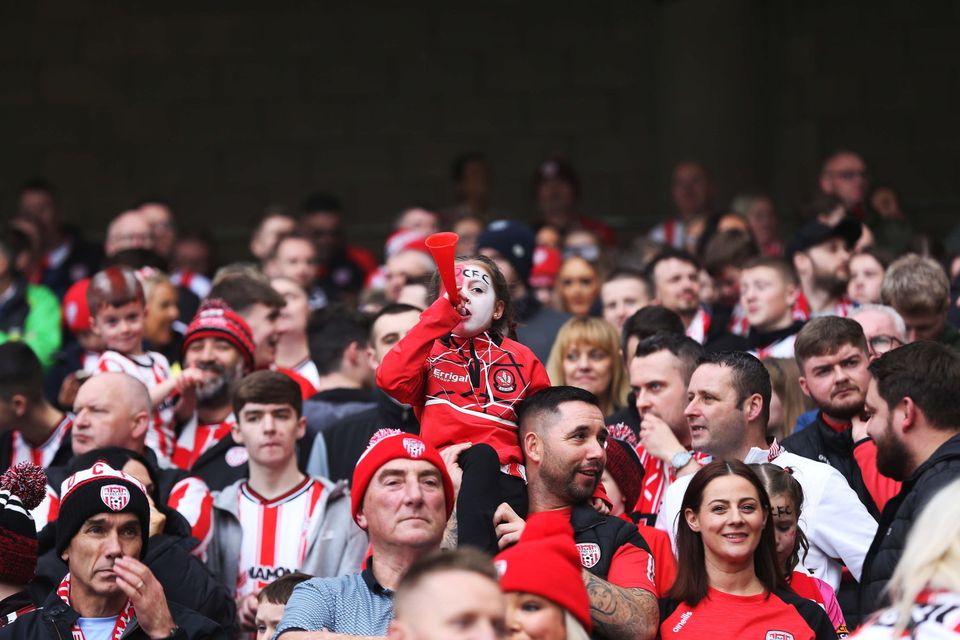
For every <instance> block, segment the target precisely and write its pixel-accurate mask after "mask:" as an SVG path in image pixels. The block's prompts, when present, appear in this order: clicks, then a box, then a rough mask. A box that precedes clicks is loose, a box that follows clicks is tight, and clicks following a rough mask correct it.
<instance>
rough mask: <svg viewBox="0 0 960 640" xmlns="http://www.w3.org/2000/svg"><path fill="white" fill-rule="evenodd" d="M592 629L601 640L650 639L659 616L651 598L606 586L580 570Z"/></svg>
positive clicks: (634, 591) (644, 592)
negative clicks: (588, 601) (583, 579)
mask: <svg viewBox="0 0 960 640" xmlns="http://www.w3.org/2000/svg"><path fill="white" fill-rule="evenodd" d="M584 577H585V578H586V586H587V595H588V596H589V597H590V617H591V618H593V624H594V630H595V632H597V633H599V634H600V635H602V636H603V637H605V638H652V637H654V636H655V635H656V629H657V624H658V622H659V619H658V617H659V614H658V612H657V603H656V600H655V599H654V597H653V595H652V594H650V593H649V592H648V591H645V590H643V589H628V588H625V587H618V586H616V585H613V584H610V583H609V582H607V581H606V580H603V579H601V578H598V577H597V576H595V575H593V574H592V573H589V572H586V571H584Z"/></svg>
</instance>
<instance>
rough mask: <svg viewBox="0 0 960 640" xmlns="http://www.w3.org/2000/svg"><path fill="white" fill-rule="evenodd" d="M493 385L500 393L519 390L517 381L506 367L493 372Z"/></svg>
mask: <svg viewBox="0 0 960 640" xmlns="http://www.w3.org/2000/svg"><path fill="white" fill-rule="evenodd" d="M493 385H494V386H495V387H496V388H497V391H499V392H500V393H513V392H514V391H516V390H517V381H516V380H515V379H514V377H513V374H512V373H510V372H509V371H507V370H506V369H500V370H499V371H497V372H496V373H495V374H493Z"/></svg>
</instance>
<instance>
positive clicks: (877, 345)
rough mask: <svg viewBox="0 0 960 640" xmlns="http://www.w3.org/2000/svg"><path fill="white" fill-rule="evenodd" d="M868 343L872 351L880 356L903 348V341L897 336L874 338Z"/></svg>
mask: <svg viewBox="0 0 960 640" xmlns="http://www.w3.org/2000/svg"><path fill="white" fill-rule="evenodd" d="M867 342H868V343H869V345H870V350H871V351H873V352H874V353H875V354H877V355H878V356H879V355H881V354H884V353H886V352H887V351H891V350H893V349H896V348H897V347H900V346H903V340H901V339H900V338H897V337H896V336H882V335H881V336H873V337H872V338H870V340H868V341H867Z"/></svg>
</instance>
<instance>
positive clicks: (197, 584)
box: [30, 509, 237, 637]
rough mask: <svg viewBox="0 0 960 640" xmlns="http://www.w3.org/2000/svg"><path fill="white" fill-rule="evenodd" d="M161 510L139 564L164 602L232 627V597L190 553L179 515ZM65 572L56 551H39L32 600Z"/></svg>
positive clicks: (192, 542) (48, 536) (47, 534)
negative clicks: (161, 521)
mask: <svg viewBox="0 0 960 640" xmlns="http://www.w3.org/2000/svg"><path fill="white" fill-rule="evenodd" d="M163 512H164V515H166V516H167V522H166V525H165V526H164V530H163V532H162V533H159V534H157V535H155V536H151V537H150V540H149V542H148V543H147V553H146V555H145V556H144V557H143V559H142V561H143V563H144V564H145V565H147V567H149V568H150V571H152V572H153V575H154V576H156V578H157V581H159V582H160V585H161V586H163V591H164V594H165V595H166V596H167V601H168V602H170V603H177V604H180V605H182V606H184V607H186V608H189V610H191V611H195V612H198V613H199V614H201V615H204V616H206V617H208V618H210V619H211V620H213V621H214V622H216V623H217V624H218V625H220V626H222V627H223V628H225V629H227V630H233V627H234V626H235V625H236V613H237V607H236V603H234V600H233V597H232V596H231V594H230V592H229V591H228V590H227V588H226V587H225V586H224V585H222V584H220V583H219V582H217V580H216V578H214V576H213V574H212V573H210V570H209V569H207V567H206V565H204V564H203V563H202V562H201V561H200V559H199V558H197V557H196V556H193V555H191V552H192V551H193V549H194V548H195V547H196V546H197V544H198V543H197V540H196V539H195V538H193V537H191V536H190V525H189V524H188V523H187V521H186V520H185V519H184V518H183V516H181V515H180V514H179V513H177V512H176V511H173V510H172V509H163ZM55 527H56V522H53V523H51V524H49V525H47V527H46V528H45V529H44V530H43V532H41V538H42V540H41V542H40V546H41V551H42V549H43V548H44V547H46V546H48V545H49V542H50V541H51V540H52V539H53V538H55V537H56V534H55V533H54V532H55ZM66 574H67V565H66V563H65V562H64V561H63V560H61V559H60V557H59V556H58V555H57V552H56V550H54V549H49V550H47V551H46V552H42V554H41V556H40V558H39V559H38V562H37V577H36V578H34V580H33V582H32V583H31V584H30V593H31V595H32V596H33V597H34V601H35V602H38V603H40V602H43V599H44V598H46V597H47V595H48V594H49V593H51V592H54V591H55V590H56V588H57V585H59V584H60V581H61V580H63V576H65V575H66ZM52 637H56V636H52ZM68 637H69V635H68Z"/></svg>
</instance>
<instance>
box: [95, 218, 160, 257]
mask: <svg viewBox="0 0 960 640" xmlns="http://www.w3.org/2000/svg"><path fill="white" fill-rule="evenodd" d="M153 248H154V241H153V228H152V227H151V226H150V219H149V218H148V217H147V216H145V215H144V214H143V213H142V212H140V211H138V210H131V211H124V212H123V213H121V214H120V215H118V216H117V217H116V218H114V219H113V220H112V221H111V222H110V226H109V227H107V239H106V240H104V242H103V250H104V253H106V255H107V257H108V258H109V257H110V256H113V255H116V254H117V253H119V252H121V251H123V250H125V249H148V250H150V251H153Z"/></svg>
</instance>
